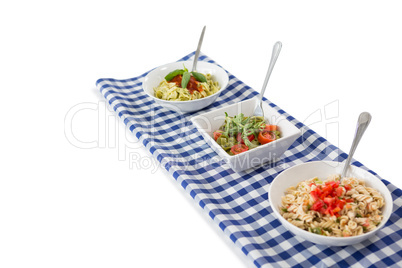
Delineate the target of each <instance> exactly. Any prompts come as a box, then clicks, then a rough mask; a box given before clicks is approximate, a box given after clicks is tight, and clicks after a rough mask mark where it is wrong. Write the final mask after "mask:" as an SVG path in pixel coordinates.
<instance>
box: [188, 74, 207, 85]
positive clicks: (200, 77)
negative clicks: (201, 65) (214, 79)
mask: <svg viewBox="0 0 402 268" xmlns="http://www.w3.org/2000/svg"><path fill="white" fill-rule="evenodd" d="M191 73H192V74H193V76H194V78H195V80H197V81H200V82H202V83H206V82H207V78H206V77H205V75H203V74H200V73H197V72H191Z"/></svg>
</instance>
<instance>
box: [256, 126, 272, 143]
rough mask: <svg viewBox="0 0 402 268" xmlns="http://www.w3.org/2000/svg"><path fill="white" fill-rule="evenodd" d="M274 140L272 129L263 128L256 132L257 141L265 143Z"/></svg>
mask: <svg viewBox="0 0 402 268" xmlns="http://www.w3.org/2000/svg"><path fill="white" fill-rule="evenodd" d="M274 140H276V135H275V133H274V132H272V131H269V130H266V129H264V130H263V131H261V132H260V133H259V134H258V141H259V142H260V143H261V144H266V143H269V142H271V141H274Z"/></svg>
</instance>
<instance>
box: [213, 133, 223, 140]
mask: <svg viewBox="0 0 402 268" xmlns="http://www.w3.org/2000/svg"><path fill="white" fill-rule="evenodd" d="M220 136H222V132H218V131H215V132H214V140H217V139H218V138H219V137H220Z"/></svg>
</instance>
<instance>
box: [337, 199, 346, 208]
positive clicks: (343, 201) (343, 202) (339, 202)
mask: <svg viewBox="0 0 402 268" xmlns="http://www.w3.org/2000/svg"><path fill="white" fill-rule="evenodd" d="M345 204H346V201H345V200H338V201H337V204H336V205H337V206H338V207H339V208H340V209H343V206H344V205H345Z"/></svg>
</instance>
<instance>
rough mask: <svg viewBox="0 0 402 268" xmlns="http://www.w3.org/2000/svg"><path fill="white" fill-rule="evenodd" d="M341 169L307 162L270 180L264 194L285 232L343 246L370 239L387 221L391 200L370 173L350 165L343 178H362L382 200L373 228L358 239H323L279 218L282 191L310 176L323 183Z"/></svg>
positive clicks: (380, 183)
mask: <svg viewBox="0 0 402 268" xmlns="http://www.w3.org/2000/svg"><path fill="white" fill-rule="evenodd" d="M343 166H344V164H343V163H339V162H332V161H314V162H308V163H304V164H300V165H296V166H294V167H291V168H289V169H287V170H285V171H283V172H282V173H281V174H279V175H278V176H277V177H276V178H275V179H274V181H273V182H272V183H271V185H270V188H269V194H268V199H269V203H270V205H271V207H272V210H273V211H274V213H275V215H276V217H278V218H279V220H280V221H281V222H282V224H283V225H284V226H285V227H286V228H287V229H288V230H289V231H291V232H292V233H293V234H295V235H297V236H299V237H301V238H304V239H305V240H308V241H310V242H313V243H316V244H321V245H327V246H347V245H353V244H357V243H360V242H362V241H364V240H367V239H369V238H371V237H373V236H374V235H375V234H376V233H377V232H378V231H379V230H380V229H381V228H382V227H383V226H384V225H385V223H386V222H387V221H388V219H389V217H390V215H391V213H392V206H393V202H392V197H391V194H390V192H389V190H388V188H387V187H386V186H385V184H384V183H383V182H382V181H381V180H380V179H378V178H377V177H376V176H374V175H373V174H371V173H370V172H368V171H366V170H364V169H362V168H359V167H355V166H351V168H350V169H349V170H348V174H347V176H353V177H356V178H360V179H364V181H365V182H366V185H367V186H370V187H372V188H374V189H376V190H378V191H379V192H380V193H381V194H382V196H383V197H384V200H385V206H384V207H383V208H382V212H383V216H384V218H383V220H382V221H381V223H380V225H378V226H377V228H376V229H374V230H372V231H370V232H368V233H365V234H362V235H358V236H351V237H327V236H323V235H318V234H314V233H310V232H308V231H306V230H303V229H300V228H299V227H296V226H294V225H293V224H291V223H289V222H288V221H287V220H285V218H283V217H282V216H281V214H280V212H279V208H280V207H281V206H282V200H281V197H282V196H284V195H285V191H286V190H287V189H288V188H289V187H290V186H296V185H297V184H298V183H299V182H301V181H304V180H308V179H311V178H314V177H318V178H320V179H322V180H324V179H326V178H328V177H329V176H331V175H334V174H340V173H341V172H342V169H343Z"/></svg>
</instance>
